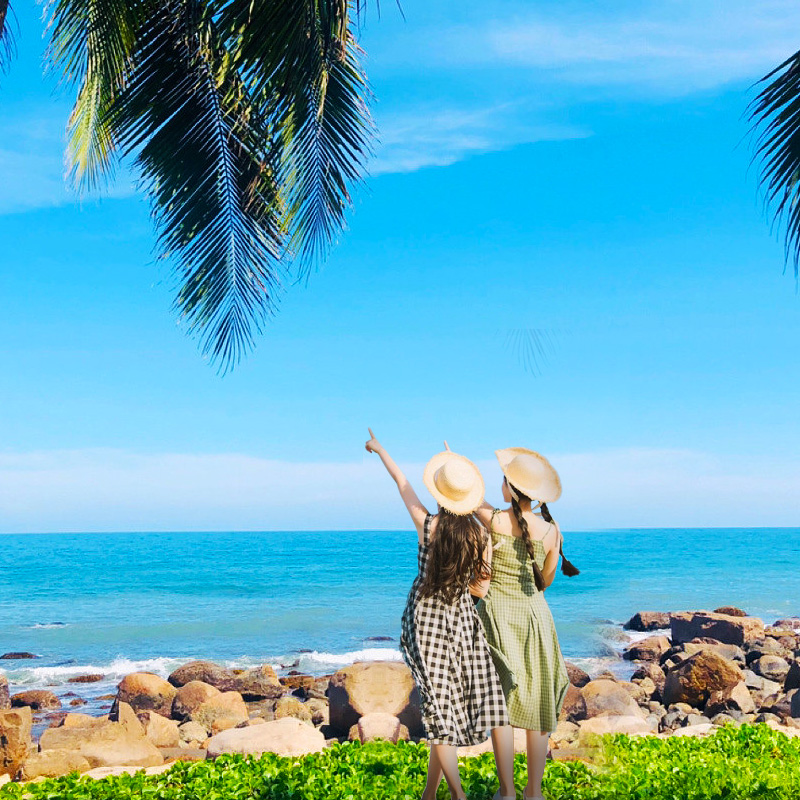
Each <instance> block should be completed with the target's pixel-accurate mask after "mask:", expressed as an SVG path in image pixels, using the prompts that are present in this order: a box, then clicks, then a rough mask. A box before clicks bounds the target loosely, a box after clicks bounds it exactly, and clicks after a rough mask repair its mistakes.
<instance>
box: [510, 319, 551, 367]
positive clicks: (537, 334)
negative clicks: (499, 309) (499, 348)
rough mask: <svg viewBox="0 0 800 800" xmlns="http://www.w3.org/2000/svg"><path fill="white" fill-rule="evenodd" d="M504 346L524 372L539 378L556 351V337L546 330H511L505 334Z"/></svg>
mask: <svg viewBox="0 0 800 800" xmlns="http://www.w3.org/2000/svg"><path fill="white" fill-rule="evenodd" d="M504 344H505V347H506V349H508V350H510V351H511V354H512V355H513V356H514V358H515V359H516V361H517V364H518V365H519V366H520V367H522V369H523V370H524V371H525V372H528V373H530V374H531V375H534V376H535V377H540V376H541V374H542V370H543V368H544V366H545V365H546V364H547V363H548V361H549V359H550V357H551V356H553V355H555V353H556V351H557V349H558V337H557V333H556V332H555V331H553V330H548V329H546V328H511V329H510V330H508V331H506V333H505V342H504Z"/></svg>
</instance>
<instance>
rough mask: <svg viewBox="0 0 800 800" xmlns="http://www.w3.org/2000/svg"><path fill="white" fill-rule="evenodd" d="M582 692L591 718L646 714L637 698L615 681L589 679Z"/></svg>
mask: <svg viewBox="0 0 800 800" xmlns="http://www.w3.org/2000/svg"><path fill="white" fill-rule="evenodd" d="M581 694H582V695H583V699H584V702H585V703H586V716H587V717H588V718H589V719H591V718H592V717H605V716H617V717H623V716H631V717H643V716H644V714H643V712H642V710H641V708H639V704H638V703H637V702H636V700H634V699H633V697H631V696H630V694H629V693H628V692H627V691H626V690H625V688H624V687H622V686H620V685H619V684H618V683H616V682H615V681H609V680H605V679H602V678H601V679H600V680H594V681H589V683H587V684H586V686H584V687H583V688H582V689H581Z"/></svg>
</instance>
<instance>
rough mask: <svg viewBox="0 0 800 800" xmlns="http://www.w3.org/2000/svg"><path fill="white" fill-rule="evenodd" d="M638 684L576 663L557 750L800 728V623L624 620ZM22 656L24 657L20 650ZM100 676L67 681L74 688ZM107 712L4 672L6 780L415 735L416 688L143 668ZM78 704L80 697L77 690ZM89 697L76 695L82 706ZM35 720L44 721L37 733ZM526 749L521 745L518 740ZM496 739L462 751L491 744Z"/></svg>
mask: <svg viewBox="0 0 800 800" xmlns="http://www.w3.org/2000/svg"><path fill="white" fill-rule="evenodd" d="M624 627H625V628H626V629H628V630H630V631H635V632H637V633H649V634H650V635H648V636H646V637H645V638H640V639H638V640H636V641H633V642H631V643H629V644H628V646H627V647H626V649H625V651H624V652H623V658H625V659H627V660H629V661H631V662H632V663H633V666H634V667H635V671H634V672H633V675H632V677H631V679H630V680H629V681H624V680H620V679H619V678H618V677H616V676H615V675H614V674H612V673H611V672H601V673H599V674H596V675H589V674H588V673H587V672H585V671H584V670H582V669H581V668H580V667H578V666H576V665H574V664H569V665H568V670H569V675H570V687H569V689H568V693H567V698H566V701H565V703H564V708H563V710H562V714H561V718H560V721H559V724H558V729H557V730H556V732H555V733H554V734H553V737H552V740H551V741H552V747H553V751H554V755H555V756H556V757H560V758H572V757H580V756H581V754H582V753H583V752H585V751H586V749H587V748H590V747H591V746H592V743H593V741H594V740H595V739H596V737H597V736H598V735H602V734H605V733H628V734H632V735H657V736H683V735H692V736H704V735H707V734H709V733H713V731H714V729H715V728H717V727H719V726H720V725H725V724H730V725H739V724H742V723H745V722H746V723H766V724H768V725H770V726H771V727H774V728H776V729H778V730H781V731H783V732H784V733H786V734H787V735H790V736H795V735H800V618H798V617H793V618H788V619H783V620H777V621H776V622H775V623H773V624H772V625H765V624H764V623H763V621H762V620H761V619H759V618H757V617H750V616H748V615H747V614H745V612H744V611H742V610H740V609H738V608H735V607H731V606H726V607H723V608H718V609H716V610H715V611H685V612H647V611H641V612H638V613H637V614H635V615H634V616H633V617H631V619H630V620H628V622H627V623H625V626H624ZM11 655H20V654H11ZM102 678H103V676H102V675H82V676H76V677H74V678H71V679H70V682H72V683H75V684H81V683H93V682H97V681H99V680H102ZM108 699H109V701H110V702H111V703H112V705H111V709H110V711H109V713H108V714H107V715H106V716H102V717H95V716H90V715H87V714H81V713H75V712H72V713H69V712H67V711H65V710H64V709H63V708H62V701H61V699H59V697H57V696H56V695H55V694H54V693H53V692H50V691H48V690H42V689H37V690H30V691H22V692H17V693H15V694H13V695H10V693H9V687H8V682H7V680H6V678H5V677H4V675H3V674H2V672H0V783H2V782H5V781H8V780H19V781H22V780H36V779H39V778H42V777H54V776H58V775H62V774H65V773H68V772H73V771H76V770H77V771H79V772H82V773H86V774H88V775H90V776H93V777H103V776H105V775H108V774H113V773H115V772H119V771H134V770H137V769H142V768H143V769H146V770H147V771H150V772H152V771H160V770H162V769H165V768H167V767H168V766H169V764H171V763H173V762H174V761H177V760H199V759H206V758H214V757H216V756H218V755H221V754H223V753H261V752H274V753H278V754H280V755H287V756H296V755H304V754H307V753H313V752H318V751H320V750H322V749H323V748H324V747H326V745H327V744H329V743H330V742H332V741H346V740H348V739H349V740H358V741H362V742H366V741H370V740H373V739H385V740H388V741H391V742H397V741H400V740H408V739H413V740H419V739H420V737H422V735H423V729H422V722H421V717H420V711H419V697H418V695H417V692H416V689H415V687H414V684H413V681H412V679H411V674H410V672H409V671H408V669H407V668H406V667H405V665H404V664H401V663H398V662H387V661H375V662H358V663H355V664H352V665H350V666H348V667H345V668H343V669H340V670H339V671H337V672H336V673H334V674H332V675H326V676H322V677H315V676H311V675H302V674H291V673H290V674H288V675H284V676H280V677H279V676H278V675H277V674H276V672H275V670H274V669H273V668H272V667H270V666H268V665H262V666H259V667H254V668H251V669H229V668H225V667H222V666H219V665H218V664H215V663H213V662H209V661H192V662H190V663H187V664H184V665H183V666H181V667H179V668H178V669H176V670H174V671H173V672H172V673H171V674H170V675H169V676H168V678H167V679H166V680H165V679H164V678H161V677H159V676H158V675H155V674H152V673H147V672H137V673H132V674H130V675H127V676H126V677H125V678H123V680H122V681H121V682H120V683H119V685H118V686H117V692H116V694H115V695H110V696H109V697H108ZM74 700H77V701H80V698H77V697H75V698H73V700H70V704H72V703H73V701H74ZM79 704H80V702H75V707H77V706H78V705H79ZM34 726H35V727H38V728H42V727H43V726H47V727H46V728H44V730H43V733H42V734H41V736H40V737H39V738H38V742H37V741H35V740H34V737H33V736H32V730H34V729H35V728H34ZM520 745H522V742H521V741H520ZM489 749H491V747H490V743H489V742H488V741H487V742H486V743H484V744H481V745H478V746H477V747H471V748H462V749H461V752H462V754H463V755H471V754H477V753H481V752H486V751H488V750H489Z"/></svg>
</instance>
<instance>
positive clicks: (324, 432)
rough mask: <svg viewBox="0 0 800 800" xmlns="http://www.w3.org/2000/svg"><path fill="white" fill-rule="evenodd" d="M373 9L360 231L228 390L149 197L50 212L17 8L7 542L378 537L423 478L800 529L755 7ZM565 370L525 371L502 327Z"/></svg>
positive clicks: (782, 16)
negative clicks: (519, 474)
mask: <svg viewBox="0 0 800 800" xmlns="http://www.w3.org/2000/svg"><path fill="white" fill-rule="evenodd" d="M403 5H404V11H405V21H404V20H403V19H402V17H401V16H400V15H399V14H398V13H397V12H396V10H395V9H394V7H392V5H391V4H387V3H384V4H382V13H381V18H380V19H378V17H377V14H376V13H375V11H374V8H371V9H370V11H369V13H368V15H367V17H366V19H365V20H364V26H363V33H362V44H363V46H364V47H365V49H366V51H367V53H368V59H367V69H368V72H369V75H370V79H371V83H372V86H373V89H374V92H375V95H376V102H375V105H374V108H373V111H374V115H375V118H376V121H377V124H378V127H379V129H380V132H381V144H380V146H379V147H378V150H377V153H376V157H375V160H374V162H373V163H372V166H371V173H372V174H371V176H370V178H369V179H368V180H367V182H366V185H365V186H364V187H363V189H361V190H360V191H358V192H357V196H356V204H355V208H354V210H353V213H351V215H350V219H349V223H350V224H349V229H348V230H347V231H346V232H345V233H344V234H343V235H342V237H341V240H340V242H339V244H338V246H337V248H336V249H335V251H334V252H333V254H332V256H331V258H330V259H329V260H328V262H327V263H326V264H325V265H324V267H323V268H322V269H321V270H320V272H319V273H318V274H316V275H314V276H313V277H312V279H311V280H310V282H309V284H308V286H307V287H303V286H291V285H288V286H286V287H285V291H284V294H283V297H282V302H281V312H280V314H279V315H278V316H277V317H276V319H275V320H274V322H273V324H272V325H271V326H270V328H269V329H268V330H267V332H266V334H265V335H264V336H263V337H262V339H261V340H260V342H259V343H258V346H257V349H256V351H255V352H254V353H253V354H252V355H251V356H250V357H249V358H248V360H247V361H246V362H244V363H243V364H242V365H241V366H240V367H239V368H238V369H237V370H236V371H235V372H234V373H233V374H230V375H228V376H226V377H224V378H223V377H219V376H218V375H217V374H216V372H215V371H214V369H213V368H211V367H209V366H208V365H207V364H206V363H205V362H204V361H203V360H202V359H201V357H200V355H199V353H198V351H197V348H196V346H195V343H194V342H193V341H192V340H191V339H189V338H188V337H187V336H186V335H185V334H184V332H183V331H182V329H181V328H180V326H179V325H178V324H177V321H176V318H175V316H174V314H173V313H172V311H171V301H172V295H171V289H172V283H171V278H170V275H169V272H168V270H167V269H166V267H165V266H164V265H162V264H156V263H155V262H154V259H153V255H152V247H153V234H152V227H151V224H150V221H149V216H148V209H147V205H146V203H145V201H144V200H143V199H142V198H140V197H138V196H137V195H136V194H135V193H134V192H133V190H132V188H131V183H130V179H129V178H128V177H127V176H123V177H122V179H120V180H119V181H118V183H117V184H116V185H115V186H114V187H113V188H112V189H111V191H110V192H109V194H108V195H107V196H105V197H104V198H102V199H100V200H99V201H98V200H94V199H92V200H85V201H83V203H79V202H78V201H77V200H76V198H75V197H74V196H73V195H71V194H70V192H69V191H68V190H67V189H66V188H65V187H64V183H63V172H64V168H63V155H62V154H63V146H64V126H65V122H66V118H67V114H68V109H69V105H70V97H69V94H68V92H64V91H60V90H58V89H57V88H56V86H55V83H54V81H53V80H52V79H43V78H42V76H41V72H42V71H41V51H42V47H43V45H42V39H41V32H42V24H41V22H40V11H39V10H38V9H37V8H36V7H34V6H33V5H32V4H24V3H22V2H18V3H17V4H16V6H15V7H16V11H17V16H18V18H19V23H20V27H21V37H20V42H19V50H20V53H19V58H18V60H17V62H16V63H15V64H14V66H13V69H12V71H11V73H10V74H9V75H7V76H4V77H3V78H2V79H0V102H2V109H3V111H2V119H0V187H2V191H0V241H2V242H3V247H2V249H1V250H0V298H2V300H3V314H2V315H0V342H1V343H2V344H0V367H1V368H2V380H1V381H0V530H3V531H38V530H43V531H59V530H165V529H180V530H192V529H213V530H217V529H218V530H226V529H285V528H299V529H303V528H323V529H325V528H369V527H378V528H384V527H385V528H395V527H404V526H406V524H407V523H406V520H405V517H404V516H403V514H404V512H403V510H402V508H401V507H400V504H399V501H398V500H397V499H396V498H395V496H394V494H393V490H392V486H391V484H390V483H389V481H388V479H387V478H386V477H385V476H384V475H382V474H381V472H380V469H379V467H378V465H377V464H376V463H375V459H374V458H372V459H371V458H369V457H367V456H366V454H364V452H363V441H364V439H365V433H366V426H367V425H371V426H372V427H373V428H374V429H375V431H376V433H377V434H378V435H379V436H380V437H381V438H382V439H383V440H384V441H385V444H386V445H387V447H388V448H390V450H391V451H392V452H393V453H394V454H395V455H396V457H397V459H398V460H399V461H400V462H402V463H403V464H404V465H406V466H407V469H408V471H409V474H410V476H411V477H412V479H413V480H414V481H415V482H417V483H419V477H420V475H421V470H422V466H423V464H424V462H425V461H426V460H427V458H428V457H429V456H430V455H432V454H433V453H434V452H436V451H437V450H438V449H439V448H440V443H441V439H442V438H444V437H446V438H447V439H448V440H449V442H450V445H451V446H452V447H453V448H454V449H456V450H459V451H461V452H464V453H465V454H466V455H469V456H470V457H472V458H474V459H476V460H477V461H479V462H480V463H481V466H482V467H483V468H484V470H485V474H486V478H487V483H488V485H489V498H490V499H491V500H493V501H495V502H499V500H500V498H499V492H498V491H497V489H498V482H499V478H498V476H499V471H498V469H497V467H496V465H494V464H493V463H492V451H493V450H494V449H495V448H497V447H506V446H512V445H523V446H529V447H533V448H535V449H538V450H541V451H542V452H544V453H546V454H548V455H549V456H550V457H551V458H552V459H553V461H554V463H555V464H556V466H557V467H558V468H559V469H560V471H561V473H562V477H563V480H564V484H565V493H564V498H563V500H562V501H561V502H560V503H559V504H558V507H557V508H556V509H554V510H557V511H558V516H559V517H560V519H561V520H562V522H563V524H564V526H565V527H567V528H570V529H572V530H580V529H597V528H615V527H628V526H643V527H647V526H671V525H678V526H683V525H698V526H700V525H708V526H724V525H797V524H799V523H800V499H798V497H799V496H800V492H798V491H797V487H798V485H799V482H800V465H798V462H797V456H796V454H797V453H798V452H800V428H799V427H798V424H797V414H796V411H797V405H798V395H799V394H800V349H799V348H798V341H800V339H799V338H798V334H800V298H799V297H798V295H797V292H796V283H795V280H794V277H793V275H792V274H791V271H789V272H784V269H783V251H782V246H781V244H780V242H779V240H778V239H777V237H776V236H775V235H774V234H771V233H770V229H769V225H768V224H767V222H766V221H765V217H764V214H763V210H762V207H761V202H760V200H759V196H758V192H757V186H756V180H755V172H754V170H753V169H752V168H750V166H749V162H750V151H749V149H748V144H747V140H746V134H747V123H746V121H745V119H744V112H745V109H746V106H747V103H748V102H749V100H751V99H752V97H753V93H752V90H751V88H750V87H751V85H752V83H753V82H754V81H755V80H757V79H758V78H759V77H760V76H761V75H762V74H764V73H765V72H766V71H768V70H769V69H770V68H771V67H773V66H775V65H776V64H777V63H779V62H780V61H781V60H782V59H783V58H785V57H787V56H788V55H790V54H791V53H793V52H794V51H795V50H796V49H797V48H798V47H800V39H798V38H797V37H796V36H794V35H793V32H794V31H797V30H800V8H797V6H796V3H792V2H789V1H788V0H785V1H784V0H769V1H764V2H740V1H739V0H726V2H708V1H707V0H703V2H691V3H690V2H683V0H680V1H676V0H668V1H667V2H658V3H656V2H636V3H633V2H622V3H619V2H617V3H613V4H612V3H603V4H598V3H589V2H558V3H556V2H550V1H549V0H545V1H544V2H535V3H534V2H525V3H516V2H502V3H500V2H494V3H488V4H487V3H485V2H484V3H480V4H478V3H476V2H472V0H469V1H468V2H463V3H459V4H451V3H447V4H445V3H438V2H429V3H425V4H423V3H420V4H416V5H412V4H409V3H404V4H403ZM519 329H535V330H540V331H545V332H547V334H548V335H549V336H551V337H552V339H553V341H554V342H555V348H554V352H553V353H552V354H551V355H550V356H549V358H548V359H547V362H546V363H544V364H543V365H542V366H541V369H540V373H539V374H538V375H537V374H531V373H530V372H527V371H525V370H524V369H522V368H521V367H520V365H519V363H518V362H517V359H516V356H515V353H514V352H513V349H510V348H509V347H508V346H507V343H506V340H507V337H508V335H509V332H510V331H514V330H519Z"/></svg>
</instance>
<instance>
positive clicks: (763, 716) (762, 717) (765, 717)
mask: <svg viewBox="0 0 800 800" xmlns="http://www.w3.org/2000/svg"><path fill="white" fill-rule="evenodd" d="M780 721H781V718H780V717H779V716H778V715H777V714H773V713H772V712H770V711H762V712H761V713H760V714H758V715H757V716H756V722H767V723H769V722H777V723H780Z"/></svg>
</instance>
